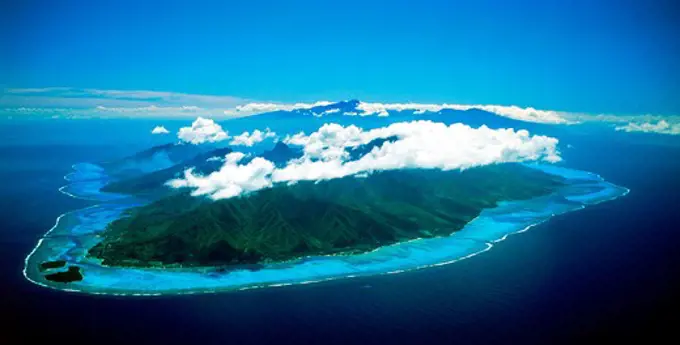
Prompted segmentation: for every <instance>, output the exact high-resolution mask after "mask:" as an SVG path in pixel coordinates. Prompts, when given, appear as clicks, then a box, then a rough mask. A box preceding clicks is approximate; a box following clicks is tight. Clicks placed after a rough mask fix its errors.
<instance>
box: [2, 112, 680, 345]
mask: <svg viewBox="0 0 680 345" xmlns="http://www.w3.org/2000/svg"><path fill="white" fill-rule="evenodd" d="M153 124H155V122H154V123H151V122H144V121H131V120H127V121H126V120H106V121H77V120H33V121H13V122H12V121H7V122H2V123H0V137H2V138H3V141H2V142H1V143H0V177H1V178H2V180H3V182H4V183H3V184H2V185H0V210H1V212H2V215H1V217H0V255H1V259H2V261H1V262H2V264H0V273H2V277H3V279H2V285H1V286H2V287H1V289H2V291H1V294H0V299H1V303H0V305H1V306H2V312H3V313H2V315H3V327H2V328H3V329H4V331H3V332H2V334H1V335H0V337H3V338H4V339H8V340H9V342H8V343H9V344H13V343H26V342H28V341H29V340H33V339H35V340H38V339H41V340H52V341H54V342H55V343H64V342H65V341H63V340H68V341H69V343H79V342H87V343H101V342H106V343H108V342H127V343H141V342H147V343H157V344H160V343H163V344H172V343H184V344H186V343H189V344H207V343H221V344H225V343H240V344H249V343H260V342H265V341H266V342H270V343H271V342H275V343H284V342H286V341H287V340H289V341H293V340H295V341H296V342H298V343H338V344H355V343H356V344H358V343H381V344H386V343H405V342H410V343H423V342H431V343H432V342H434V343H458V344H468V343H472V344H474V343H479V344H488V343H499V342H510V343H519V342H523V343H539V344H553V343H573V342H576V341H583V340H596V339H610V338H620V339H630V338H629V337H630V336H642V337H644V336H646V335H649V334H667V335H670V336H674V337H677V335H674V334H673V328H672V327H674V324H675V321H677V320H678V317H677V314H675V310H676V309H675V308H674V307H675V305H677V304H678V302H679V301H680V296H678V292H679V291H680V254H678V249H677V248H678V243H680V242H679V241H678V240H679V239H680V225H679V224H680V196H678V192H680V139H679V138H678V137H673V136H661V135H650V134H629V133H619V132H614V131H613V130H611V129H610V128H600V127H592V128H590V127H586V126H579V127H578V128H576V127H572V128H564V127H563V128H562V129H550V130H549V131H552V130H554V131H557V130H559V131H563V132H564V133H561V135H560V139H561V147H562V148H563V150H562V157H563V158H564V160H565V163H566V164H567V166H569V167H572V168H576V169H582V170H586V171H590V172H594V173H597V174H600V175H601V176H603V177H604V178H605V179H606V180H607V181H609V182H612V183H615V184H617V185H620V186H624V187H627V188H629V189H630V190H631V191H630V193H629V194H628V195H627V196H625V197H622V198H619V199H617V200H614V201H609V202H606V203H602V204H599V205H595V206H591V207H587V208H586V209H584V210H580V211H576V212H570V213H567V214H565V215H560V216H557V217H554V218H552V219H550V220H549V221H548V222H545V223H543V224H540V225H538V226H536V227H534V228H532V229H531V230H530V231H527V232H525V233H522V234H518V235H515V236H511V237H510V238H508V239H507V240H506V241H504V242H503V243H501V244H499V245H497V246H495V247H494V248H493V250H490V251H487V252H485V253H483V254H481V255H477V256H475V257H473V258H471V259H467V260H463V261H460V262H457V263H454V264H451V265H445V266H440V267H432V268H428V269H424V270H419V271H412V272H406V273H402V274H396V275H382V276H370V277H359V278H355V279H349V280H338V281H330V282H324V283H319V284H313V285H299V286H286V287H277V288H266V289H257V290H248V291H239V292H227V293H222V294H213V295H194V296H167V297H141V298H125V297H115V296H92V295H82V294H74V293H66V292H60V291H54V290H50V289H45V288H42V287H40V286H37V285H34V284H31V283H29V282H28V281H27V280H26V279H24V277H23V275H22V269H23V265H24V259H25V257H26V255H27V254H28V253H29V252H30V251H31V250H32V249H33V247H34V246H35V244H36V243H37V241H38V239H39V238H40V237H41V236H42V235H43V234H44V233H45V232H46V231H47V230H48V229H49V228H51V227H52V226H53V225H54V222H55V220H56V218H57V217H58V216H59V215H61V214H62V213H64V212H67V211H71V210H75V209H79V208H83V207H87V206H89V205H91V204H92V203H91V202H87V201H83V200H77V199H74V198H70V197H68V196H66V195H64V194H62V193H60V192H58V189H59V188H60V187H61V186H63V185H64V184H65V181H64V179H63V176H64V175H66V174H68V173H69V172H70V171H71V166H72V164H74V163H77V162H84V161H93V160H102V159H106V158H114V157H119V156H122V155H126V154H130V153H132V152H135V151H137V150H140V149H143V148H147V147H149V146H151V145H154V144H159V143H163V142H164V140H165V141H167V139H164V138H158V137H152V136H150V135H148V131H149V130H150V128H152V127H153ZM171 126H172V124H171V125H169V126H168V127H169V128H170V127H171ZM642 339H644V338H642ZM0 343H5V342H4V341H2V338H0Z"/></svg>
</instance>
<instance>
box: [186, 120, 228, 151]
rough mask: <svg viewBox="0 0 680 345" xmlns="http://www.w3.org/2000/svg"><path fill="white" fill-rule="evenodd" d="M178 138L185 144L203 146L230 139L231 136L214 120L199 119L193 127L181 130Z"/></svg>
mask: <svg viewBox="0 0 680 345" xmlns="http://www.w3.org/2000/svg"><path fill="white" fill-rule="evenodd" d="M177 137H178V138H179V139H180V140H182V141H184V142H188V143H192V144H203V143H206V142H210V143H214V142H218V141H222V140H226V139H229V134H228V133H227V132H226V131H224V130H223V129H222V126H220V125H219V124H217V123H216V122H215V121H214V120H212V119H205V118H202V117H198V118H197V119H196V120H195V121H194V122H193V123H192V124H191V127H182V128H180V130H179V132H178V133H177Z"/></svg>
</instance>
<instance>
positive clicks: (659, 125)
mask: <svg viewBox="0 0 680 345" xmlns="http://www.w3.org/2000/svg"><path fill="white" fill-rule="evenodd" d="M616 130H617V131H625V132H643V133H658V134H670V135H680V123H673V124H671V123H668V121H666V120H660V121H658V122H656V123H654V122H642V123H635V122H630V123H628V124H627V125H625V126H617V127H616Z"/></svg>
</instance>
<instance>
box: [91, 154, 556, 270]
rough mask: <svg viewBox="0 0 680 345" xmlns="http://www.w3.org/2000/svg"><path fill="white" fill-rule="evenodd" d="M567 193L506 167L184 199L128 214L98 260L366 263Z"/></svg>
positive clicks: (400, 173)
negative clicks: (378, 253)
mask: <svg viewBox="0 0 680 345" xmlns="http://www.w3.org/2000/svg"><path fill="white" fill-rule="evenodd" d="M563 185H564V182H563V181H562V179H561V178H560V177H558V176H555V175H549V174H546V173H544V172H541V171H539V170H535V169H531V168H528V167H525V166H522V165H520V164H502V165H491V166H485V167H478V168H472V169H469V170H465V171H439V170H423V169H407V170H396V171H384V172H376V173H373V174H370V175H368V176H365V177H354V176H349V177H345V178H341V179H333V180H328V181H321V182H316V183H315V182H299V183H296V184H293V185H285V184H282V185H276V186H274V187H273V188H270V189H264V190H260V191H257V192H254V193H251V194H248V195H245V196H241V197H235V198H231V199H226V200H217V201H213V200H210V199H208V198H206V197H195V196H191V195H189V194H188V193H187V192H181V193H175V194H172V195H170V196H167V197H164V198H161V199H160V200H157V201H155V202H152V203H150V204H148V205H145V206H142V207H138V208H133V209H131V210H128V211H127V212H126V214H125V215H124V216H123V217H122V218H120V219H118V220H116V221H114V222H112V223H111V224H109V226H108V227H107V229H106V230H105V231H104V232H102V233H101V234H100V237H101V242H99V243H98V244H97V245H95V246H94V247H92V248H91V249H90V250H89V256H90V257H93V258H97V259H99V260H101V263H102V264H103V265H108V266H129V267H166V266H171V267H190V266H229V265H237V266H238V267H242V265H252V264H263V263H272V262H286V261H290V260H295V259H299V258H302V257H307V256H320V255H347V254H357V253H364V252H369V251H372V250H375V249H376V248H379V247H382V246H387V245H391V244H395V243H399V242H404V241H410V240H413V239H418V238H432V237H440V236H448V235H451V234H452V233H453V232H455V231H457V230H460V229H461V228H463V227H464V226H465V224H467V223H468V222H470V221H471V220H472V219H474V218H475V217H477V216H478V215H479V214H480V212H481V211H482V210H484V209H487V208H493V207H495V206H496V205H497V204H498V203H499V202H501V201H507V200H523V199H529V198H533V197H538V196H542V195H547V194H550V193H552V192H554V191H555V190H557V189H558V188H560V187H562V186H563Z"/></svg>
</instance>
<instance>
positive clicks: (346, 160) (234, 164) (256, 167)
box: [169, 121, 560, 199]
mask: <svg viewBox="0 0 680 345" xmlns="http://www.w3.org/2000/svg"><path fill="white" fill-rule="evenodd" d="M376 139H393V140H386V141H385V142H383V143H382V144H381V145H376V146H375V147H373V148H372V150H371V151H369V152H368V153H366V154H364V155H363V156H361V157H359V158H358V159H350V154H349V151H350V150H352V149H353V148H356V147H358V146H360V145H366V144H369V143H371V142H374V140H376ZM285 142H286V143H288V144H289V145H294V146H301V147H302V149H303V156H302V157H301V158H299V159H295V160H292V161H290V162H288V164H287V165H286V166H285V167H282V168H276V167H275V166H274V164H273V163H271V162H269V161H267V160H265V159H262V158H259V157H258V158H255V159H253V160H252V161H250V162H249V163H248V164H245V165H238V162H239V161H240V160H241V159H242V158H243V156H242V155H240V156H234V157H233V158H232V159H229V158H228V159H227V161H226V162H225V164H224V166H223V167H222V169H220V170H219V171H217V172H214V173H212V174H210V175H207V176H199V175H195V174H194V173H193V171H191V170H188V171H186V172H185V176H184V178H182V179H178V180H173V181H171V182H169V185H171V186H172V187H175V188H183V187H184V188H194V192H193V193H194V195H207V196H210V197H211V198H213V199H223V198H229V197H233V196H237V195H241V194H243V193H247V192H251V191H255V190H258V189H262V188H268V187H271V186H272V185H274V184H276V183H294V182H297V181H303V180H307V181H319V180H328V179H334V178H341V177H345V176H365V175H366V174H370V173H373V172H376V171H385V170H395V169H405V168H422V169H440V170H453V169H467V168H471V167H476V166H482V165H488V164H495V163H505V162H523V161H538V160H542V161H548V162H557V161H559V160H560V157H559V152H558V151H557V143H558V141H557V139H555V138H551V137H546V136H537V135H534V136H532V135H530V134H529V132H527V131H526V130H518V131H515V130H513V129H496V130H494V129H489V128H487V127H485V126H482V127H480V128H471V127H469V126H467V125H463V124H460V123H458V124H453V125H450V126H447V125H445V124H443V123H435V122H431V121H413V122H401V123H395V124H392V125H389V126H387V127H382V128H377V129H373V130H369V131H364V130H363V129H361V128H359V127H356V126H353V125H350V126H345V127H343V126H340V125H337V124H326V125H324V126H322V127H321V128H320V129H319V130H318V131H316V132H314V133H312V134H310V135H306V134H304V133H298V134H296V135H294V136H290V137H287V138H286V139H285ZM249 174H250V175H249Z"/></svg>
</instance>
